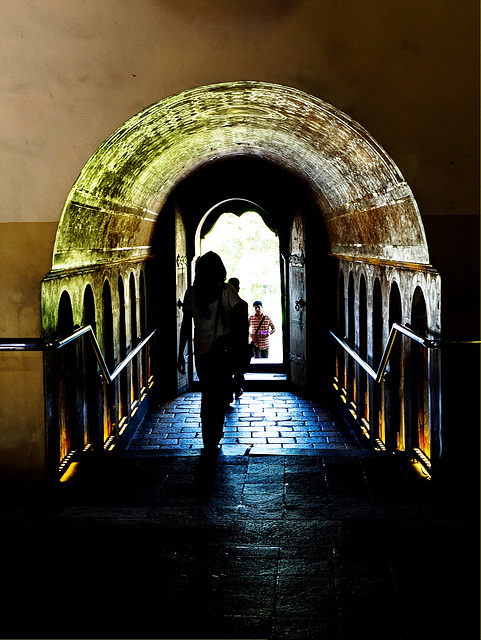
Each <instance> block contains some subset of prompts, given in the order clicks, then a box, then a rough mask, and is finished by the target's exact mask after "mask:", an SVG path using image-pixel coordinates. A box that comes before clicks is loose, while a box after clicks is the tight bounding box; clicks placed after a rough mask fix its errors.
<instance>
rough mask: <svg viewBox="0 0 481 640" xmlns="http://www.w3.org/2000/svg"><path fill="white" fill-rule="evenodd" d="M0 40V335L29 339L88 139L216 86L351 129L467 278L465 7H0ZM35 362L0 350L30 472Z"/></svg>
mask: <svg viewBox="0 0 481 640" xmlns="http://www.w3.org/2000/svg"><path fill="white" fill-rule="evenodd" d="M341 7H342V8H341ZM0 45H1V52H2V55H1V56H0V87H1V91H0V112H1V114H2V118H1V120H0V140H1V150H2V151H1V154H0V193H1V194H2V198H1V202H0V260H1V263H2V277H1V280H0V308H1V309H2V314H1V315H0V336H1V337H19V336H22V337H38V336H39V335H40V326H41V319H40V282H41V279H42V278H43V277H44V276H45V274H46V273H47V272H48V271H49V269H50V266H51V258H52V252H53V245H54V237H55V229H56V226H57V223H58V221H59V218H60V215H61V212H62V208H63V205H64V203H65V200H66V198H67V196H68V194H69V192H70V190H71V187H72V185H73V184H74V182H75V180H76V179H77V177H78V175H79V173H80V171H81V170H82V168H83V167H84V165H85V164H86V162H87V161H88V159H89V158H90V157H91V155H92V154H93V153H94V152H95V150H96V149H97V148H98V147H99V145H100V144H101V143H102V142H103V141H104V140H105V139H106V138H107V137H108V136H109V135H110V134H111V133H112V132H113V131H115V130H116V129H117V128H118V127H119V126H121V125H122V124H123V123H124V122H126V121H127V120H128V119H129V118H131V117H132V116H133V115H134V114H136V113H138V112H139V111H141V110H142V109H144V108H145V107H146V106H148V105H150V104H154V103H156V102H157V101H159V100H161V99H162V98H164V97H166V96H169V95H172V94H174V93H177V92H180V91H184V90H186V89H189V88H194V87H198V86H202V85H208V84H213V83H218V82H231V81H234V80H243V79H247V80H258V81H265V82H273V83H279V84H282V85H287V86H292V87H294V88H297V89H300V90H302V91H305V92H306V93H308V94H312V95H314V96H317V97H319V98H321V99H322V100H324V101H326V102H328V103H329V104H332V105H334V106H335V107H336V108H337V109H340V110H341V111H343V112H345V113H346V114H348V115H349V116H350V117H352V118H353V119H354V120H356V121H357V122H359V123H360V124H361V125H362V126H363V127H364V128H365V129H366V130H367V131H369V133H370V134H371V135H372V136H373V137H374V138H375V139H376V140H377V141H378V142H379V143H380V144H381V145H382V147H383V148H384V149H385V150H386V151H387V153H388V154H389V155H390V156H391V157H392V158H393V159H394V161H395V163H396V164H397V165H398V167H399V169H400V171H401V173H402V174H403V176H404V177H405V179H406V182H407V183H408V184H409V186H410V187H411V189H412V191H413V194H414V198H415V199H416V202H417V203H418V205H419V209H420V213H421V216H422V217H423V218H424V219H426V220H428V219H429V220H430V221H431V223H430V225H428V226H427V233H428V235H427V240H428V246H429V249H430V255H431V256H433V255H435V254H436V248H437V246H438V239H439V234H438V233H437V231H436V230H437V229H438V228H439V225H438V224H437V220H441V219H442V220H443V225H442V228H443V234H442V236H443V238H444V240H443V242H445V238H446V237H455V238H456V244H455V246H453V245H449V247H448V250H449V252H452V260H446V261H445V263H446V273H447V275H448V276H449V274H450V270H451V264H456V265H457V266H458V270H457V272H456V274H457V273H463V270H462V269H460V268H459V264H460V262H462V260H463V259H464V257H465V256H466V255H469V256H471V262H470V267H469V271H468V272H466V273H465V281H469V279H471V280H472V277H473V275H474V276H476V277H477V276H478V271H477V260H473V259H472V256H474V255H477V251H478V237H479V236H473V233H472V230H473V227H475V225H473V224H472V223H470V224H465V220H467V218H469V219H470V221H472V220H473V219H475V218H476V216H477V215H478V209H479V195H478V183H479V153H478V147H479V134H478V131H479V82H478V68H479V4H478V3H477V2H475V1H474V0H436V1H435V2H434V1H433V2H431V1H428V2H423V3H419V2H415V1H414V0H405V1H403V2H401V3H391V2H385V1H384V0H369V1H368V2H363V3H359V2H357V0H346V1H345V2H343V3H342V5H340V4H339V2H337V0H326V1H325V2H322V3H320V2H319V1H318V0H288V1H285V0H284V1H282V0H264V2H262V3H258V2H254V1H253V0H244V2H241V3H239V2H235V1H234V0H162V1H161V0H136V2H135V3H134V4H133V3H128V2H125V1H124V0H103V1H102V2H91V1H87V2H82V3H79V2H78V1H76V0H42V2H32V1H31V0H4V1H3V2H2V3H1V4H0ZM431 229H432V235H430V230H431ZM453 230H455V231H456V234H455V236H454V235H453V234H452V231H453ZM439 246H440V245H439ZM433 249H434V252H433ZM443 250H444V249H443ZM440 251H441V249H440ZM432 262H433V265H434V267H437V264H436V261H435V260H432ZM473 266H474V273H473ZM454 289H456V287H455V286H453V291H454ZM444 300H445V302H446V297H445V298H444ZM447 303H448V304H447V308H451V307H450V305H449V300H448V301H447ZM464 322H465V320H464V319H463V317H462V316H461V317H459V318H458V317H456V318H454V320H453V321H452V323H451V324H452V331H453V333H456V332H457V331H458V329H459V327H460V326H462V325H463V323H464ZM37 355H38V354H36V355H34V354H25V355H24V356H21V355H19V354H12V355H11V356H8V357H6V356H5V354H3V355H2V356H1V358H0V372H1V376H2V378H1V379H2V386H1V394H2V406H1V409H0V411H1V413H0V419H1V425H2V426H1V429H2V440H3V441H5V442H10V441H13V440H15V441H16V445H18V444H21V445H22V446H21V447H20V450H21V451H23V452H24V453H25V452H28V451H30V452H33V451H36V453H35V454H32V455H33V456H34V457H36V459H38V460H39V462H38V464H37V468H40V467H41V466H42V461H41V456H40V457H39V456H37V453H38V451H40V449H41V446H42V445H41V444H40V443H41V441H42V437H41V435H40V424H42V425H43V407H42V402H41V396H42V384H43V383H42V374H41V358H40V357H37ZM5 390H6V391H5ZM20 407H21V410H19V409H20ZM20 414H21V415H20ZM32 443H34V444H32ZM2 455H3V454H2ZM22 455H23V453H22ZM7 457H8V456H7ZM28 457H30V458H31V457H32V456H31V455H30V454H28ZM0 463H2V466H3V458H2V460H0ZM22 464H23V463H22ZM25 464H26V466H27V462H26V463H25ZM20 466H22V465H20ZM29 466H31V465H29Z"/></svg>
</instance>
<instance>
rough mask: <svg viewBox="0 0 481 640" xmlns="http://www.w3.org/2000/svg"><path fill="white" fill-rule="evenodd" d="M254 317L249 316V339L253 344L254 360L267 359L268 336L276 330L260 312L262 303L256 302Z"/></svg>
mask: <svg viewBox="0 0 481 640" xmlns="http://www.w3.org/2000/svg"><path fill="white" fill-rule="evenodd" d="M252 306H253V307H254V311H255V313H254V315H252V316H249V337H250V340H251V342H253V343H254V358H268V357H269V336H271V335H272V334H273V333H274V331H275V330H276V328H275V326H274V323H273V322H272V320H271V319H270V318H269V316H266V315H265V314H264V312H263V310H262V302H261V301H260V300H256V301H255V302H254V303H253V305H252Z"/></svg>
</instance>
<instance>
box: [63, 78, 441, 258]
mask: <svg viewBox="0 0 481 640" xmlns="http://www.w3.org/2000/svg"><path fill="white" fill-rule="evenodd" d="M236 156H244V157H253V158H257V159H263V160H266V161H268V162H270V163H272V164H275V165H277V166H279V167H281V168H283V169H285V170H286V171H288V172H290V173H292V174H294V175H297V176H298V177H299V178H300V179H301V180H302V181H303V182H304V183H305V184H306V185H307V187H308V189H309V190H310V192H311V193H312V195H313V198H314V201H315V202H316V204H317V206H318V208H319V211H320V213H321V214H322V216H323V219H324V223H325V226H326V232H327V236H328V239H329V244H330V251H331V253H333V254H335V255H339V256H342V255H350V256H359V257H364V258H380V259H387V260H396V261H402V262H412V263H421V264H427V263H429V254H428V249H427V244H426V238H425V234H424V228H423V225H422V221H421V217H420V214H419V211H418V207H417V204H416V202H415V200H414V197H413V194H412V192H411V189H410V188H409V186H408V185H407V183H406V182H405V180H404V178H403V176H402V175H401V173H400V171H399V169H398V168H397V167H396V165H395V164H394V162H393V161H392V160H391V158H390V157H389V156H388V155H387V154H386V152H385V151H384V150H383V149H382V148H381V147H380V146H379V144H378V143H377V142H376V141H375V140H374V139H373V138H372V137H371V136H370V135H369V133H368V132H367V131H365V129H363V127H362V126H361V125H359V124H358V123H356V122H355V121H354V120H352V119H351V118H350V117H349V116H347V115H346V114H344V113H342V112H341V111H339V110H337V109H335V108H334V107H332V106H331V105H329V104H327V103H325V102H323V101H322V100H320V99H319V98H316V97H314V96H312V95H308V94H306V93H303V92H302V91H299V90H297V89H293V88H291V87H285V86H280V85H275V84H269V83H261V82H233V83H224V84H218V85H210V86H204V87H199V88H196V89H192V90H188V91H185V92H183V93H180V94H177V95H174V96H171V97H168V98H165V99H163V100H161V101H160V102H158V103H156V104H154V105H152V106H151V107H148V108H147V109H145V110H144V111H142V112H140V113H139V114H137V115H135V116H134V117H132V118H131V119H130V120H128V121H127V122H126V123H125V124H124V125H123V126H121V127H120V128H119V129H118V130H117V131H116V132H115V133H113V134H112V135H111V136H110V137H109V138H108V139H107V140H106V141H105V142H104V143H103V144H102V145H101V146H100V147H99V149H98V150H97V151H96V152H95V153H94V155H93V156H92V157H91V158H90V160H89V161H88V162H87V164H86V165H85V167H84V168H83V170H82V172H81V174H80V176H79V178H78V179H77V181H76V183H75V184H74V186H73V188H72V190H71V192H70V194H69V196H68V198H67V201H66V203H65V207H64V210H63V212H62V216H61V219H60V222H59V226H58V231H57V237H56V242H55V248H54V256H53V263H52V268H53V270H56V269H64V268H69V267H79V266H85V265H90V264H101V263H106V262H110V261H113V260H118V259H122V258H143V257H145V256H146V255H149V251H150V245H151V240H152V236H153V230H154V227H155V225H156V222H157V220H158V219H159V217H161V212H162V207H163V205H164V204H165V202H166V200H167V198H168V196H169V194H170V193H171V192H172V189H173V188H174V187H175V186H176V185H178V184H179V183H181V181H182V180H183V179H184V178H185V177H187V176H188V175H190V174H191V173H193V172H194V171H196V170H197V169H199V168H200V167H202V166H204V165H207V164H209V163H213V162H215V161H218V160H222V159H226V158H229V157H236Z"/></svg>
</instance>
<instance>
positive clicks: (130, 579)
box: [0, 393, 479, 640]
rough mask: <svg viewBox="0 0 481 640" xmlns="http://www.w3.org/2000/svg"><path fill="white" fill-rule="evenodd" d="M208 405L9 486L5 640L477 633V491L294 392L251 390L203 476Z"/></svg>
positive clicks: (181, 402) (169, 408) (328, 639)
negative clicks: (203, 418)
mask: <svg viewBox="0 0 481 640" xmlns="http://www.w3.org/2000/svg"><path fill="white" fill-rule="evenodd" d="M198 410H199V396H198V394H196V393H193V394H187V395H186V396H183V397H182V398H179V399H178V400H176V401H174V402H172V403H168V404H166V405H165V406H162V407H159V408H155V409H154V410H153V411H151V413H150V414H149V416H148V419H147V421H146V423H145V424H144V425H142V427H141V428H140V429H139V430H138V433H137V435H136V436H135V438H134V441H133V446H132V447H131V448H130V449H128V450H127V451H123V452H121V451H115V450H113V451H112V452H109V453H106V454H105V455H103V456H98V457H97V456H92V457H90V458H88V457H87V458H86V459H85V461H84V462H82V463H81V464H80V465H79V467H78V468H77V472H76V473H75V474H73V475H72V476H70V478H69V479H68V480H67V481H65V482H63V483H61V485H60V487H58V488H57V489H56V490H55V491H54V492H53V493H46V494H45V495H42V494H41V493H40V494H36V493H35V494H34V493H32V494H27V497H26V499H21V496H19V497H16V496H15V495H14V494H13V493H9V492H8V491H3V493H1V494H0V520H1V531H2V542H3V550H4V553H3V556H2V584H3V588H2V598H1V602H2V630H3V635H2V637H5V638H50V639H54V638H66V639H68V638H84V639H92V640H93V639H104V638H105V639H107V638H112V639H120V638H125V639H128V638H137V639H139V640H140V639H144V638H145V639H169V638H170V639H174V638H175V639H177V640H180V639H186V640H198V639H205V640H217V639H218V640H220V639H227V640H241V639H248V638H250V639H257V640H262V639H265V640H362V639H366V640H367V639H368V640H381V639H382V640H411V639H418V638H419V639H421V638H422V639H423V640H433V639H434V638H441V637H442V638H444V637H450V638H460V639H461V638H462V639H463V640H464V639H465V638H466V639H468V638H471V637H472V638H477V637H478V635H475V634H474V631H475V629H476V628H477V624H478V607H479V598H478V587H479V583H478V582H477V576H478V571H477V568H478V565H477V560H476V558H477V555H478V553H477V552H478V551H479V545H478V539H477V536H476V534H477V522H474V521H473V520H472V515H473V514H472V513H470V511H469V509H468V507H467V504H468V503H469V500H468V501H466V494H464V495H463V494H459V493H457V492H456V493H455V494H454V495H452V496H446V495H445V494H444V493H442V492H440V490H439V488H437V486H436V485H435V484H434V483H433V482H430V481H427V480H425V479H423V478H421V477H420V476H418V475H416V474H415V473H414V472H413V468H412V466H411V465H410V464H409V463H408V461H407V459H406V458H405V457H403V456H399V457H398V456H394V455H390V454H385V453H381V452H374V451H369V450H363V449H361V447H359V446H358V445H357V444H356V441H355V440H354V438H353V437H352V435H350V434H349V432H347V431H344V430H343V428H342V427H340V426H336V425H335V424H333V422H334V420H332V419H331V417H330V416H329V414H328V413H327V412H326V411H325V410H324V409H323V408H322V407H320V406H319V405H317V404H316V403H312V402H309V401H307V400H305V399H302V398H301V397H299V396H295V395H293V394H289V393H263V394H262V395H259V394H255V393H253V394H246V396H245V397H243V398H242V400H241V401H240V402H238V403H237V404H236V405H235V407H234V408H233V410H232V412H231V413H230V414H229V418H228V429H229V430H226V439H225V442H224V444H223V446H222V454H221V455H220V456H219V458H218V459H217V461H216V463H215V464H214V465H212V466H209V465H207V466H206V461H203V459H202V457H201V456H200V455H199V453H200V452H199V448H200V446H201V443H200V439H199V435H198V434H199V428H198V424H199V417H198ZM271 438H274V439H275V441H274V442H272V440H271V441H270V439H271ZM286 440H287V441H286ZM293 440H294V442H293ZM167 441H168V442H167ZM164 445H167V446H166V448H163V447H164ZM251 445H252V446H251ZM175 447H177V448H175ZM305 447H309V448H305ZM463 499H464V500H463ZM473 558H474V561H473ZM472 632H473V633H472Z"/></svg>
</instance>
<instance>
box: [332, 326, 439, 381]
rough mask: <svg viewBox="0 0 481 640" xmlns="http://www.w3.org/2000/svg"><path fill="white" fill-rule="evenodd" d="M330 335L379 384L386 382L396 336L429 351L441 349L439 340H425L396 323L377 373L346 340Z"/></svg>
mask: <svg viewBox="0 0 481 640" xmlns="http://www.w3.org/2000/svg"><path fill="white" fill-rule="evenodd" d="M329 333H330V334H331V336H332V337H333V338H334V339H335V340H337V342H338V343H339V344H340V345H341V347H342V348H343V349H344V350H345V351H346V352H347V353H348V354H349V355H350V356H351V357H352V358H354V360H355V361H356V362H357V363H358V364H359V365H360V366H361V367H362V368H363V369H364V370H365V371H367V373H368V374H369V375H370V376H371V378H373V379H374V381H375V382H377V383H380V382H382V381H383V380H384V375H385V372H386V367H387V363H388V360H389V356H390V355H391V351H392V348H393V345H394V340H395V339H396V336H397V335H398V333H402V334H403V335H405V336H407V337H408V338H410V339H411V340H414V341H415V342H418V343H419V344H421V345H422V346H423V347H426V348H427V349H439V347H440V343H439V342H438V341H437V340H428V338H425V337H423V336H421V335H419V334H418V333H416V332H415V331H413V330H412V329H410V328H409V327H406V326H404V325H402V324H398V323H397V322H394V323H393V324H392V326H391V331H390V333H389V338H388V341H387V344H386V347H385V348H384V352H383V354H382V357H381V362H380V363H379V368H378V370H377V371H375V370H374V369H373V368H372V367H371V366H370V365H369V364H368V363H367V362H366V361H365V360H363V359H362V358H361V356H360V355H359V354H358V353H356V352H355V351H354V349H351V347H350V346H349V345H348V344H346V342H344V340H341V338H339V337H338V336H337V335H336V334H335V333H334V332H333V331H329Z"/></svg>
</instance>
